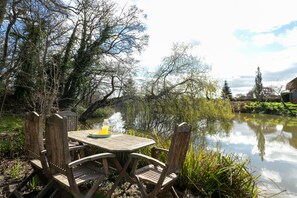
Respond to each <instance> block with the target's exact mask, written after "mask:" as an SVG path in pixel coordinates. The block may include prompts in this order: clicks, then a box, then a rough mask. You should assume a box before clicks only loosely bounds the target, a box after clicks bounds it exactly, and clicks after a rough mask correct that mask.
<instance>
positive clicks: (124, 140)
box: [68, 129, 156, 165]
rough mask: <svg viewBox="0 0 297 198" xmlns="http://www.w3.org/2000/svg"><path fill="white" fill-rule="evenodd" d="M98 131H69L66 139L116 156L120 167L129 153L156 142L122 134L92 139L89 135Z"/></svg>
mask: <svg viewBox="0 0 297 198" xmlns="http://www.w3.org/2000/svg"><path fill="white" fill-rule="evenodd" d="M96 131H98V130H95V129H94V130H78V131H69V132H68V137H69V138H70V139H71V140H75V141H78V142H81V143H84V144H87V145H92V146H95V147H97V148H100V149H103V150H105V151H108V152H111V153H114V154H116V156H117V158H118V160H119V162H120V164H121V165H124V163H125V161H126V159H127V156H128V154H129V153H132V152H135V151H137V150H139V149H141V148H144V147H146V146H150V145H153V144H155V143H156V142H155V141H154V140H152V139H149V138H144V137H138V136H133V135H128V134H123V133H113V134H112V135H111V136H110V137H104V138H92V137H88V135H89V134H95V133H96Z"/></svg>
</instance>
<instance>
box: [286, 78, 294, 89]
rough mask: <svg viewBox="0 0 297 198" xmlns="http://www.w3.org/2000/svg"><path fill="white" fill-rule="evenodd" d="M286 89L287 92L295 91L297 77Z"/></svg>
mask: <svg viewBox="0 0 297 198" xmlns="http://www.w3.org/2000/svg"><path fill="white" fill-rule="evenodd" d="M286 89H287V90H289V91H294V90H297V77H296V78H294V79H293V80H291V81H290V82H288V83H287V85H286Z"/></svg>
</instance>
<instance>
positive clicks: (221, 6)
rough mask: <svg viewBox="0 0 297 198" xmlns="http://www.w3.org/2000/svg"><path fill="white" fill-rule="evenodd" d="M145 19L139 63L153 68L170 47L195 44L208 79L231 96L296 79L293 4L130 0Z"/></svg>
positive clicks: (290, 0) (286, 0)
mask: <svg viewBox="0 0 297 198" xmlns="http://www.w3.org/2000/svg"><path fill="white" fill-rule="evenodd" d="M130 2H132V3H134V4H136V5H137V7H139V8H140V9H142V10H143V11H144V13H145V14H146V15H147V20H146V25H147V33H148V35H149V36H150V39H149V44H148V46H147V48H146V50H145V51H144V52H143V53H142V55H141V63H140V64H141V65H142V66H144V67H150V68H155V67H157V66H158V65H160V63H161V60H162V58H164V57H166V56H168V55H170V52H171V48H172V46H173V43H177V42H184V43H190V44H192V45H195V48H196V50H197V56H198V57H201V58H203V59H204V61H205V63H207V64H209V65H210V66H211V68H212V70H211V73H210V75H211V77H212V78H213V79H215V80H218V81H219V84H220V86H223V82H224V80H226V81H227V83H228V85H229V87H230V88H231V91H232V94H233V96H235V95H236V94H239V93H240V94H246V93H247V92H248V91H249V90H251V89H252V87H253V86H254V84H255V76H256V71H257V67H260V71H261V73H262V82H263V85H264V86H266V87H271V86H276V87H278V88H281V87H283V89H285V85H286V83H288V82H289V81H290V80H292V79H293V78H295V77H297V12H296V1H295V0H224V1H222V0H130Z"/></svg>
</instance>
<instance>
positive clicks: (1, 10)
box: [0, 0, 8, 28]
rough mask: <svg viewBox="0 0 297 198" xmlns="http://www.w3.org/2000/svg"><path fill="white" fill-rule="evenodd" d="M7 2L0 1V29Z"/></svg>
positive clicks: (4, 0)
mask: <svg viewBox="0 0 297 198" xmlns="http://www.w3.org/2000/svg"><path fill="white" fill-rule="evenodd" d="M7 1H8V0H1V1H0V28H1V25H2V22H3V20H4V16H5V11H6V4H7Z"/></svg>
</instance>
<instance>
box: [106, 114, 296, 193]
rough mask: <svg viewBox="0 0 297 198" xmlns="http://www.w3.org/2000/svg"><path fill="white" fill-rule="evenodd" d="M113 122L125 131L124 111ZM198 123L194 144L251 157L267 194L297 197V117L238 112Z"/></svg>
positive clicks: (262, 187)
mask: <svg viewBox="0 0 297 198" xmlns="http://www.w3.org/2000/svg"><path fill="white" fill-rule="evenodd" d="M138 117H141V116H138ZM137 120H138V121H137ZM139 120H142V121H144V120H143V119H136V120H135V121H134V123H136V124H135V126H136V128H141V127H140V126H141V125H143V124H141V123H140V121H139ZM110 121H111V123H113V125H114V127H115V129H116V130H117V131H121V132H123V128H124V126H125V120H123V119H122V116H121V114H120V113H115V114H114V115H113V116H112V117H111V118H110ZM132 122H133V121H132ZM153 122H154V120H153ZM145 125H146V126H151V125H149V124H147V123H146V124H145ZM198 125H199V126H201V127H200V129H198V130H197V131H193V135H192V136H193V141H194V143H195V142H196V144H201V143H203V144H205V145H206V146H207V147H209V148H210V149H220V150H222V152H224V153H233V154H236V155H239V156H243V157H244V158H245V157H247V158H249V159H250V164H251V171H252V172H253V173H254V174H256V175H259V174H260V175H261V176H260V177H259V182H258V186H259V187H260V188H261V189H262V191H263V194H265V195H266V197H277V198H292V197H297V118H295V117H294V118H292V117H286V116H275V115H265V114H236V115H235V118H234V119H233V120H232V121H229V122H208V123H203V122H201V123H199V124H198ZM156 126H157V125H156ZM151 128H152V127H151ZM170 128H171V127H170ZM162 129H164V128H162ZM142 131H145V129H142ZM160 131H161V130H160ZM163 131H164V130H163ZM197 134H198V135H197ZM195 137H197V138H198V139H199V141H197V139H195Z"/></svg>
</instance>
